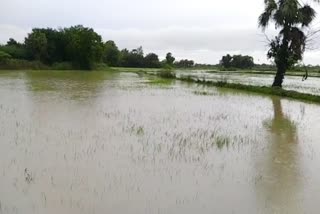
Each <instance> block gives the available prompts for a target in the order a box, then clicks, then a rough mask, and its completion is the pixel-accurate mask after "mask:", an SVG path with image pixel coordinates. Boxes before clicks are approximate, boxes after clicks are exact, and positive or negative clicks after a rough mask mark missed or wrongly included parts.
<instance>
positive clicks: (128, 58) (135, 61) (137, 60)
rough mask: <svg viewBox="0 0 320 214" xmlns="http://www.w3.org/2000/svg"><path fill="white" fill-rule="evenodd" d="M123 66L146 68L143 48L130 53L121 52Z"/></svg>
mask: <svg viewBox="0 0 320 214" xmlns="http://www.w3.org/2000/svg"><path fill="white" fill-rule="evenodd" d="M120 64H121V66H123V67H134V68H141V67H144V57H143V49H142V47H141V46H140V47H138V48H137V49H133V50H132V51H130V52H129V51H128V50H127V49H124V50H122V51H121V62H120Z"/></svg>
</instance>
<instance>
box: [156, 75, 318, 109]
mask: <svg viewBox="0 0 320 214" xmlns="http://www.w3.org/2000/svg"><path fill="white" fill-rule="evenodd" d="M156 75H157V76H159V77H161V78H167V79H176V80H180V81H184V82H190V83H197V84H203V85H207V86H214V87H220V88H229V89H237V90H243V91H248V92H254V93H259V94H266V95H275V96H280V97H286V98H291V99H297V100H304V101H309V102H315V103H320V96H317V95H312V94H307V93H301V92H297V91H291V90H285V89H282V88H273V87H266V86H253V85H243V84H238V83H228V82H226V81H208V80H201V79H194V78H192V77H190V76H184V77H176V75H174V73H173V72H172V71H159V72H157V73H156Z"/></svg>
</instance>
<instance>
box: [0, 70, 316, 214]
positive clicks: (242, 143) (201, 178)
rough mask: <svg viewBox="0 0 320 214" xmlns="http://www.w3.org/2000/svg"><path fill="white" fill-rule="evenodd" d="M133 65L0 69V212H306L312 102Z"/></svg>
mask: <svg viewBox="0 0 320 214" xmlns="http://www.w3.org/2000/svg"><path fill="white" fill-rule="evenodd" d="M150 78H154V77H139V76H138V75H136V74H134V73H105V72H50V71H48V72H1V73H0V97H1V99H0V190H1V191H0V213H6V214H7V213H23V214H28V213H30V214H31V213H52V214H55V213H66V214H67V213H68V214H72V213H74V214H78V213H83V214H87V213H146V214H149V213H166V214H167V213H182V214H188V213H190V214H191V213H195V212H198V213H226V214H227V213H228V214H229V213H240V214H241V213H243V214H247V213H262V214H264V213H266V214H267V213H290V214H292V213H293V214H294V213H297V214H298V213H299V214H300V213H310V214H313V213H314V214H316V213H318V206H317V205H318V204H317V202H318V199H319V198H320V165H319V162H320V145H319V142H320V137H319V130H320V106H319V105H316V104H310V103H309V104H308V103H304V102H299V101H293V100H287V99H280V98H279V97H272V96H260V95H257V94H253V93H244V92H239V91H235V90H221V89H217V88H214V87H204V86H199V85H195V84H186V83H182V82H179V81H165V82H164V81H160V82H159V81H155V80H154V79H150Z"/></svg>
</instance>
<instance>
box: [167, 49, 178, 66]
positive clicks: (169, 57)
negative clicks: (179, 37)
mask: <svg viewBox="0 0 320 214" xmlns="http://www.w3.org/2000/svg"><path fill="white" fill-rule="evenodd" d="M175 60H176V59H175V58H174V57H173V56H172V53H170V52H169V53H167V55H166V63H167V64H168V65H170V66H173V63H174V61H175Z"/></svg>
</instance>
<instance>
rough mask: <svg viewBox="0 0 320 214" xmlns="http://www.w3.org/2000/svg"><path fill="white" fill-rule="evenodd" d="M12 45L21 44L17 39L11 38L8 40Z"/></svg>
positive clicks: (8, 43)
mask: <svg viewBox="0 0 320 214" xmlns="http://www.w3.org/2000/svg"><path fill="white" fill-rule="evenodd" d="M10 45H15V46H18V45H20V44H19V43H18V42H17V41H16V40H15V39H13V38H10V39H9V41H8V42H7V46H10Z"/></svg>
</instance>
